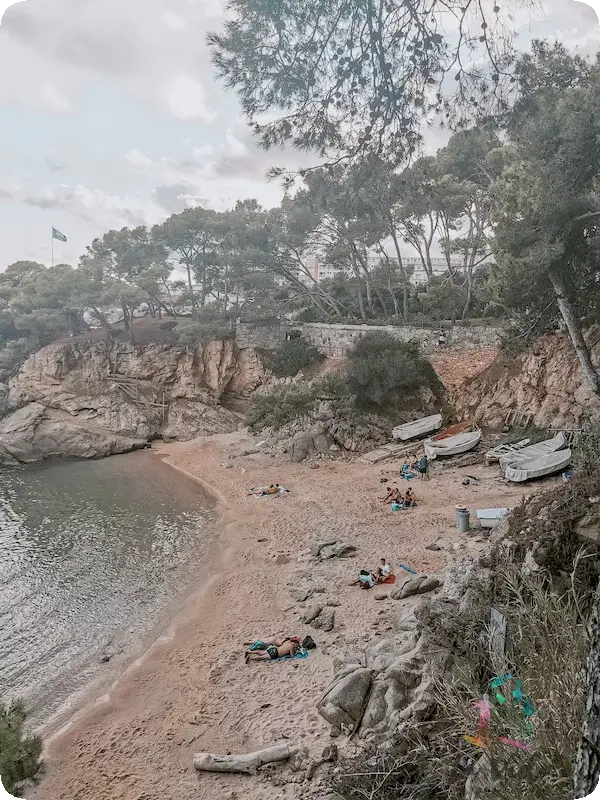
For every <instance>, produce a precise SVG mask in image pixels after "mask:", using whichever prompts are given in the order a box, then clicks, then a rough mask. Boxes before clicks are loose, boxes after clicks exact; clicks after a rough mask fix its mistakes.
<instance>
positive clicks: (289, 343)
mask: <svg viewBox="0 0 600 800" xmlns="http://www.w3.org/2000/svg"><path fill="white" fill-rule="evenodd" d="M322 358H323V356H322V355H321V353H319V351H318V350H317V348H316V347H314V345H312V344H311V343H310V342H309V341H307V340H306V339H304V338H303V337H302V336H300V337H298V338H297V339H287V340H286V341H285V342H282V343H281V344H280V345H279V347H278V348H277V350H275V352H274V353H271V354H270V358H269V361H270V364H269V366H271V368H272V370H273V372H274V373H275V374H276V375H277V376H278V377H280V378H287V377H293V376H294V375H297V374H298V373H299V372H300V370H301V369H304V367H308V366H309V365H311V364H314V363H315V362H317V361H320V360H321V359H322Z"/></svg>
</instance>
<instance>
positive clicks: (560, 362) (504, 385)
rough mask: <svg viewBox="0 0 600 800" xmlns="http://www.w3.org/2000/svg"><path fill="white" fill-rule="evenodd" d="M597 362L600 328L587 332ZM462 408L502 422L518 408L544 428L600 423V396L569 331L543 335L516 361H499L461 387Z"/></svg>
mask: <svg viewBox="0 0 600 800" xmlns="http://www.w3.org/2000/svg"><path fill="white" fill-rule="evenodd" d="M587 341H588V344H589V345H590V346H591V349H592V356H593V360H594V363H595V364H596V365H597V366H600V329H599V328H593V329H592V330H590V331H589V332H588V334H587ZM452 403H453V406H454V408H455V410H456V412H457V413H458V414H459V415H461V416H462V417H464V418H466V417H473V418H475V419H476V420H477V422H481V423H482V424H484V425H487V426H490V427H498V426H500V425H501V424H502V421H503V419H504V417H505V415H506V412H507V411H510V410H512V409H514V410H517V411H521V412H523V413H525V414H531V415H532V422H533V423H534V424H535V425H537V426H538V427H540V428H571V427H576V426H578V425H580V424H581V423H583V422H585V421H588V420H589V421H590V422H592V423H599V422H600V398H598V397H597V396H596V395H595V394H594V393H593V392H592V390H591V388H590V387H589V385H588V384H587V382H586V381H585V379H584V377H583V375H582V374H581V370H580V367H579V362H578V361H577V358H576V356H575V351H574V350H573V346H572V345H571V342H570V341H569V339H568V337H567V336H565V335H563V334H552V335H548V336H544V337H542V338H541V339H539V340H538V341H537V342H536V343H535V345H534V346H533V347H532V348H530V349H529V350H528V351H527V352H526V353H524V354H523V355H521V356H520V357H519V358H517V359H515V360H514V361H513V362H511V363H504V362H503V361H502V360H501V359H498V360H497V361H496V362H495V363H494V364H492V365H491V366H490V367H488V368H487V369H486V370H484V371H483V372H482V373H480V374H479V375H477V376H476V377H475V378H473V379H471V380H470V381H467V382H466V383H464V384H463V385H462V386H461V387H460V388H458V389H456V390H455V391H454V393H453V396H452Z"/></svg>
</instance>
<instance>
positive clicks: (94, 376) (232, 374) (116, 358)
mask: <svg viewBox="0 0 600 800" xmlns="http://www.w3.org/2000/svg"><path fill="white" fill-rule="evenodd" d="M263 378H264V369H263V366H262V363H261V362H260V360H259V358H258V356H257V355H256V354H255V352H254V351H253V350H248V349H246V350H239V349H238V348H237V347H236V346H235V343H234V342H232V341H215V342H209V343H208V344H206V345H204V346H203V347H198V348H196V349H195V350H191V349H189V348H185V347H180V346H174V345H158V344H154V345H148V346H145V347H139V348H136V347H134V346H133V345H130V344H125V343H121V342H114V341H113V342H107V341H73V342H59V343H55V344H52V345H50V346H49V347H46V348H44V349H43V350H41V351H40V352H38V353H36V354H35V355H33V356H31V357H30V358H29V359H28V360H27V361H26V362H25V363H24V364H23V366H22V367H21V369H20V370H19V372H18V373H17V374H16V375H15V376H14V377H13V378H11V379H10V381H9V383H8V386H3V387H2V393H1V397H0V411H1V413H2V414H3V415H5V416H4V419H2V421H1V422H0V463H9V464H14V463H28V462H32V461H39V460H41V459H43V458H47V457H50V456H56V455H61V456H74V457H83V458H93V457H99V456H105V455H111V454H113V453H122V452H126V451H128V450H133V449H135V448H138V447H142V446H143V445H144V444H145V443H146V442H147V441H149V440H151V439H154V438H157V437H161V436H162V437H164V438H165V439H166V438H170V439H182V440H186V439H191V438H193V437H194V436H198V435H202V434H211V433H222V432H227V431H232V430H235V429H236V427H238V425H239V423H240V418H239V416H238V415H237V414H235V413H233V412H231V411H229V410H227V409H226V408H225V407H224V406H223V402H224V401H225V400H227V399H235V398H240V397H244V396H245V395H247V394H248V393H250V392H251V391H253V390H254V389H255V388H256V387H257V386H258V385H260V384H261V383H262V381H263Z"/></svg>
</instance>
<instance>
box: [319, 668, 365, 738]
mask: <svg viewBox="0 0 600 800" xmlns="http://www.w3.org/2000/svg"><path fill="white" fill-rule="evenodd" d="M372 680H373V671H372V670H370V669H363V668H361V667H358V666H356V665H351V666H350V667H349V668H347V669H346V670H344V671H342V672H341V673H340V674H339V675H338V676H337V677H336V678H334V680H333V681H332V683H331V684H330V685H329V686H328V688H327V690H326V692H325V694H324V695H323V697H322V698H321V700H320V701H319V703H318V705H317V710H318V712H319V714H320V715H321V716H322V717H323V719H326V720H327V722H329V723H330V724H331V725H333V727H334V728H338V729H340V730H341V729H343V728H346V729H347V730H350V731H353V730H354V729H355V728H356V726H357V725H358V724H360V721H361V719H362V716H363V714H364V710H365V705H366V700H367V697H368V695H369V692H370V690H371V683H372Z"/></svg>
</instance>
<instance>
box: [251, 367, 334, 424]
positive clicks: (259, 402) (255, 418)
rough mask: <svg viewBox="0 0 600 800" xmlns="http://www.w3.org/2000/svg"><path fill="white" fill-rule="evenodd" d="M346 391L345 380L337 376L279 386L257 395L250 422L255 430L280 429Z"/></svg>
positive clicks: (332, 400)
mask: <svg viewBox="0 0 600 800" xmlns="http://www.w3.org/2000/svg"><path fill="white" fill-rule="evenodd" d="M345 394H346V386H345V383H344V381H343V380H342V379H341V378H340V377H339V376H337V375H327V376H326V377H325V378H320V379H317V380H314V381H310V382H308V381H301V382H299V383H295V384H290V385H289V386H278V387H277V388H275V389H273V390H272V391H270V392H267V393H266V394H262V395H258V396H257V397H256V398H255V400H254V402H253V405H252V409H251V411H250V414H249V415H248V425H249V426H250V429H251V430H253V431H261V430H264V429H265V428H274V429H275V430H279V429H280V428H282V427H283V426H284V425H287V423H288V422H292V421H293V420H295V419H298V418H301V417H303V416H307V415H309V414H310V413H311V412H313V411H316V410H317V409H318V408H319V406H320V405H321V403H324V402H339V401H340V400H342V399H343V398H344V395H345Z"/></svg>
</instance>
